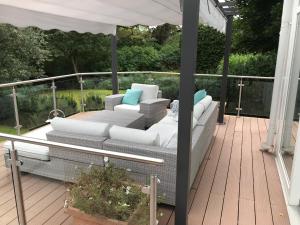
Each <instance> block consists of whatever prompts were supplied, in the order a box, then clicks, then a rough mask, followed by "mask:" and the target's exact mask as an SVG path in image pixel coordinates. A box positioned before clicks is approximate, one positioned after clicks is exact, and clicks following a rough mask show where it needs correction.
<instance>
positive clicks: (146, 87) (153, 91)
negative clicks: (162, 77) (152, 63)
mask: <svg viewBox="0 0 300 225" xmlns="http://www.w3.org/2000/svg"><path fill="white" fill-rule="evenodd" d="M131 88H132V89H141V90H142V91H143V93H142V96H141V102H142V101H144V100H148V99H157V97H158V92H159V87H158V86H157V85H153V84H138V83H133V84H132V85H131Z"/></svg>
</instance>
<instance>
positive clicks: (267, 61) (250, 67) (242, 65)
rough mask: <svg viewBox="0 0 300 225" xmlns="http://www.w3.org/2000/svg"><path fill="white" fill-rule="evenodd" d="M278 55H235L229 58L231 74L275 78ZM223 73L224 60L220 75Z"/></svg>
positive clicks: (220, 67)
mask: <svg viewBox="0 0 300 225" xmlns="http://www.w3.org/2000/svg"><path fill="white" fill-rule="evenodd" d="M275 65H276V53H274V52H270V53H264V54H262V53H257V54H251V53H250V54H233V55H231V56H230V58H229V74H234V75H249V76H274V74H275ZM222 72H223V60H222V61H221V62H220V63H219V66H218V73H219V74H222Z"/></svg>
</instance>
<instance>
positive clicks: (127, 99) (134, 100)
mask: <svg viewBox="0 0 300 225" xmlns="http://www.w3.org/2000/svg"><path fill="white" fill-rule="evenodd" d="M142 93H143V91H142V90H140V89H127V91H126V94H125V96H124V97H123V99H122V104H127V105H137V104H138V103H139V101H140V98H141V95H142Z"/></svg>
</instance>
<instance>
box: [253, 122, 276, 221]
mask: <svg viewBox="0 0 300 225" xmlns="http://www.w3.org/2000/svg"><path fill="white" fill-rule="evenodd" d="M251 135H252V155H253V177H254V199H255V215H256V218H255V219H256V224H257V225H273V217H272V212H271V205H270V197H269V191H268V184H267V179H266V172H265V165H264V159H263V155H262V152H261V151H260V150H259V149H260V135H259V128H258V121H257V118H251Z"/></svg>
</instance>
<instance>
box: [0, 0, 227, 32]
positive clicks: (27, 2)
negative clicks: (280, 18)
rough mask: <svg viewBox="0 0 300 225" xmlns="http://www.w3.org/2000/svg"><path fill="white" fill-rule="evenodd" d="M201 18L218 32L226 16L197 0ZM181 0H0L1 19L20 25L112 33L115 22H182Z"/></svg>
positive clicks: (131, 24)
mask: <svg viewBox="0 0 300 225" xmlns="http://www.w3.org/2000/svg"><path fill="white" fill-rule="evenodd" d="M199 16H200V22H201V23H204V24H207V25H210V26H212V27H214V28H216V29H218V30H219V31H221V32H224V31H225V22H226V19H225V18H224V17H223V15H222V14H221V12H220V11H219V9H218V8H216V7H215V4H214V3H213V2H212V0H200V12H199ZM181 22H182V12H181V10H180V0H84V1H83V0H69V1H62V0H22V1H20V0H0V23H9V24H12V25H15V26H19V27H26V26H36V27H39V28H41V29H45V30H48V29H60V30H62V31H71V30H74V31H77V32H81V33H83V32H91V33H104V34H115V33H116V25H120V26H133V25H137V24H141V25H148V26H156V25H160V24H164V23H170V24H174V25H181Z"/></svg>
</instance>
